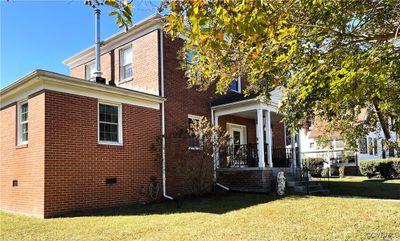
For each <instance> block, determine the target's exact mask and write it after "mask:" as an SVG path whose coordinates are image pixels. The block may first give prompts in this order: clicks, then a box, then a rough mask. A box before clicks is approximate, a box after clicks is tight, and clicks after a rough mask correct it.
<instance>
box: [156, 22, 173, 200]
mask: <svg viewBox="0 0 400 241" xmlns="http://www.w3.org/2000/svg"><path fill="white" fill-rule="evenodd" d="M159 33H160V35H159V36H160V46H161V48H160V61H161V64H160V72H161V76H160V77H161V86H160V87H161V97H162V98H164V95H165V94H164V40H163V39H164V34H163V31H162V30H161V31H160V32H159ZM161 135H162V179H163V196H164V197H165V198H167V199H170V200H174V198H173V197H171V196H169V195H168V194H167V174H166V172H167V170H166V169H167V168H166V157H165V101H163V102H162V103H161Z"/></svg>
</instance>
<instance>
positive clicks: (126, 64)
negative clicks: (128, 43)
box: [119, 47, 133, 80]
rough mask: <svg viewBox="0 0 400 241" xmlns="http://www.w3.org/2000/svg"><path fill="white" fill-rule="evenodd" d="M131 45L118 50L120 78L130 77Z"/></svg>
mask: <svg viewBox="0 0 400 241" xmlns="http://www.w3.org/2000/svg"><path fill="white" fill-rule="evenodd" d="M132 60H133V55H132V47H129V48H124V49H121V51H120V66H119V68H120V79H121V80H126V79H130V78H132Z"/></svg>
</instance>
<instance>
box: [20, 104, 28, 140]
mask: <svg viewBox="0 0 400 241" xmlns="http://www.w3.org/2000/svg"><path fill="white" fill-rule="evenodd" d="M27 143H28V101H22V102H20V103H19V105H18V144H27Z"/></svg>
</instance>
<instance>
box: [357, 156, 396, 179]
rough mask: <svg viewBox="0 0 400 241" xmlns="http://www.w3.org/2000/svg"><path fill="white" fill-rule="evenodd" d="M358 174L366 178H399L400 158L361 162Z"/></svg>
mask: <svg viewBox="0 0 400 241" xmlns="http://www.w3.org/2000/svg"><path fill="white" fill-rule="evenodd" d="M360 172H361V174H362V175H364V176H367V177H368V178H371V177H375V176H381V177H383V178H386V179H388V178H400V158H390V159H381V160H369V161H362V162H361V163H360Z"/></svg>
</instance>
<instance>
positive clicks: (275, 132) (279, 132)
mask: <svg viewBox="0 0 400 241" xmlns="http://www.w3.org/2000/svg"><path fill="white" fill-rule="evenodd" d="M271 124H272V144H273V148H285V134H284V133H285V128H284V124H283V123H282V122H280V121H273V122H272V123H271Z"/></svg>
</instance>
